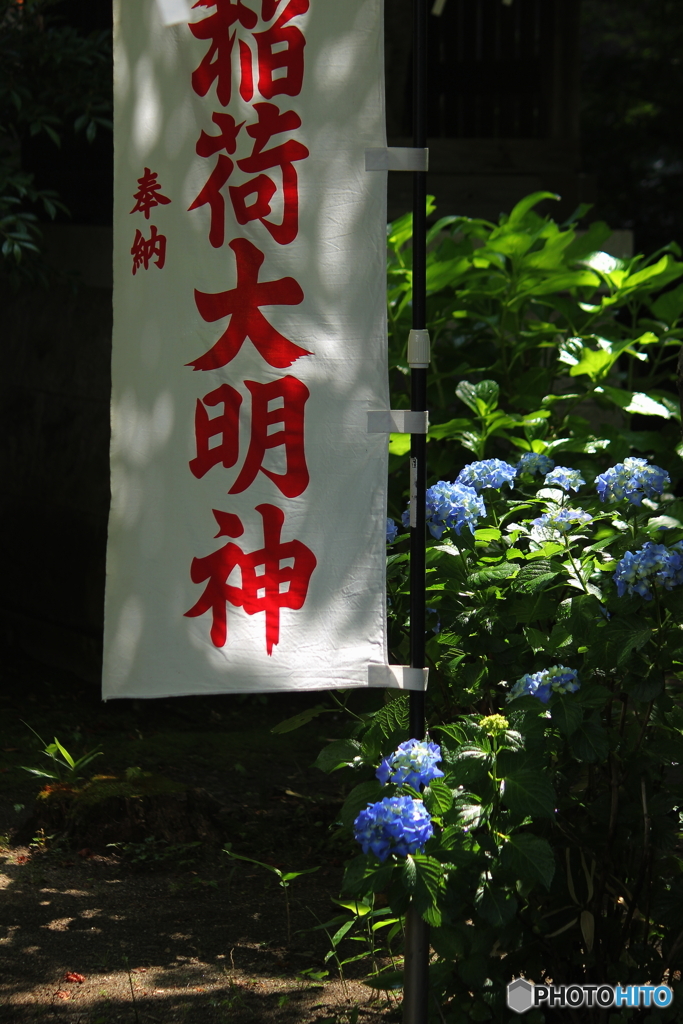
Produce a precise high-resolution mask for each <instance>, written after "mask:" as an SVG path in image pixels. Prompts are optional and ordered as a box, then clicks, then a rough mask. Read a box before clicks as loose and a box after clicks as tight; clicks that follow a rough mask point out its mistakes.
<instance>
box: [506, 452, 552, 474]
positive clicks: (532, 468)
mask: <svg viewBox="0 0 683 1024" xmlns="http://www.w3.org/2000/svg"><path fill="white" fill-rule="evenodd" d="M554 465H555V463H554V462H553V460H552V459H550V458H548V456H547V455H540V454H539V453H538V452H524V455H522V457H521V459H520V460H519V462H518V463H517V465H516V466H515V472H516V473H517V476H519V475H520V473H531V474H532V475H533V474H535V473H549V472H550V470H551V469H552V468H553V466H554Z"/></svg>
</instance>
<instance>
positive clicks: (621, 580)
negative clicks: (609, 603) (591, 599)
mask: <svg viewBox="0 0 683 1024" xmlns="http://www.w3.org/2000/svg"><path fill="white" fill-rule="evenodd" d="M612 579H613V580H614V582H615V583H616V585H617V594H618V595H619V597H623V596H624V594H628V595H629V596H633V594H639V595H640V597H642V598H644V599H645V600H646V601H651V600H652V596H653V593H654V589H660V590H661V589H663V590H671V588H672V587H678V586H680V585H681V584H682V583H683V542H681V541H679V542H678V543H677V544H672V545H671V547H666V545H665V544H655V543H654V541H651V540H649V541H648V542H647V543H646V544H644V545H643V547H642V548H641V549H640V551H636V552H635V554H634V553H633V552H632V551H627V552H626V553H625V554H624V557H623V558H622V559H621V560H620V561H619V562H617V568H616V570H615V573H614V576H613V577H612Z"/></svg>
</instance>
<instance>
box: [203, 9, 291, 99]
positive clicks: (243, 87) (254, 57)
mask: <svg viewBox="0 0 683 1024" xmlns="http://www.w3.org/2000/svg"><path fill="white" fill-rule="evenodd" d="M254 2H256V0H254ZM280 2H281V0H261V20H262V22H263V23H265V24H267V23H268V22H270V21H273V19H274V18H276V15H277V10H278V6H279V4H280ZM309 5H310V3H309V0H289V2H288V3H287V4H286V5H285V7H284V8H283V9H282V11H281V13H280V15H279V17H277V19H276V20H275V21H274V22H273V24H272V25H270V26H269V27H268V28H266V29H264V30H263V31H262V32H254V29H255V28H256V26H257V23H258V15H257V14H256V12H255V11H254V10H253V9H252V8H251V7H247V6H246V4H244V3H243V2H242V0H236V2H235V0H198V2H197V3H196V4H195V5H194V6H195V7H215V8H216V10H215V12H214V13H213V14H210V15H209V16H208V17H207V18H204V19H203V20H202V21H199V22H195V23H192V24H190V26H189V27H190V31H191V32H192V34H193V35H194V36H195V38H196V39H205V40H210V46H209V49H208V50H207V52H206V54H205V56H204V57H203V58H202V60H201V63H200V64H199V67H198V68H196V70H195V71H194V72H193V73H192V88H193V89H194V91H195V92H196V93H197V94H198V95H199V96H206V94H207V92H208V91H209V89H210V88H211V86H212V85H213V83H214V82H216V96H217V97H218V102H219V103H220V104H221V105H222V106H224V107H227V106H228V104H229V103H230V100H231V97H232V82H233V78H234V77H237V76H236V75H233V51H234V48H235V38H236V37H237V35H238V32H239V30H240V29H241V30H243V31H242V33H241V34H242V35H243V36H246V38H239V39H238V48H237V63H238V64H239V91H240V95H241V97H242V99H244V100H246V101H247V102H249V101H250V100H251V99H252V98H253V96H254V70H253V66H254V61H256V65H257V68H258V79H257V82H258V91H259V92H260V94H261V95H262V96H263V97H264V98H265V99H272V98H273V97H274V96H281V95H287V96H298V95H299V93H300V92H301V86H302V83H303V77H304V47H305V45H306V38H305V36H304V34H303V32H302V31H301V29H300V28H297V27H296V26H295V25H290V24H289V22H290V21H291V20H292V19H293V18H295V17H297V15H299V14H305V13H306V11H307V10H308V8H309ZM233 26H234V29H233ZM283 72H284V73H283Z"/></svg>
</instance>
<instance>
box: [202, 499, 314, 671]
mask: <svg viewBox="0 0 683 1024" xmlns="http://www.w3.org/2000/svg"><path fill="white" fill-rule="evenodd" d="M256 511H257V512H258V513H259V515H260V516H261V518H262V520H263V547H262V548H260V549H259V550H258V551H253V552H251V553H250V554H247V553H246V552H244V551H242V549H241V548H240V547H239V545H238V544H235V543H233V542H232V541H230V542H229V543H227V544H226V545H224V547H222V548H219V550H218V551H214V552H212V554H210V555H206V556H205V557H204V558H193V559H192V565H191V567H190V577H191V579H192V582H193V583H204V582H205V581H206V589H205V590H204V593H203V594H202V596H201V597H200V598H199V600H198V601H197V603H196V604H195V605H193V607H192V608H190V610H189V611H187V612H185V615H187V616H190V617H196V616H198V615H203V614H204V613H205V612H208V611H211V614H212V623H211V640H212V642H213V644H214V646H215V647H223V646H225V643H226V641H227V638H228V615H227V605H228V604H231V605H232V606H233V607H235V608H244V610H245V612H246V613H247V615H256V614H257V613H259V612H265V616H266V651H267V653H268V654H269V655H271V654H272V653H273V647H275V645H276V644H278V643H279V641H280V609H281V608H292V609H294V610H298V609H300V608H302V607H303V605H304V602H305V600H306V596H307V594H308V585H309V582H310V579H311V575H312V573H313V570H314V569H315V567H316V565H317V559H316V557H315V555H314V554H313V552H312V551H311V550H310V548H307V547H306V545H305V544H303V543H302V542H301V541H299V540H290V541H285V542H284V543H283V542H282V540H281V533H282V527H283V524H284V521H285V514H284V512H283V511H282V509H279V508H277V507H276V506H275V505H266V504H264V505H257V506H256ZM213 514H214V516H215V518H216V522H217V523H218V526H219V531H218V533H217V534H216V536H217V537H241V536H242V534H243V533H244V527H243V526H242V522H241V520H240V518H239V516H236V515H235V514H234V513H231V512H221V511H219V510H218V509H214V510H213ZM283 563H289V564H283ZM235 568H239V569H240V572H241V576H242V579H241V586H239V587H237V586H234V585H232V584H228V579H229V577H230V574H231V573H232V571H233V569H235ZM257 569H260V570H261V571H260V572H257V571H256V570H257Z"/></svg>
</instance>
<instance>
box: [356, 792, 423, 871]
mask: <svg viewBox="0 0 683 1024" xmlns="http://www.w3.org/2000/svg"><path fill="white" fill-rule="evenodd" d="M353 834H354V837H355V839H356V841H357V842H358V843H360V844H361V847H362V849H363V853H374V855H375V856H376V857H377V859H378V860H380V861H385V860H386V859H387V857H388V856H389V854H391V853H395V854H396V855H397V856H399V857H406V856H407V855H408V854H409V853H410V854H413V853H422V852H423V850H424V848H425V844H426V843H427V841H428V840H429V839H431V838H432V836H433V834H434V829H433V827H432V819H431V816H430V814H429V811H428V810H427V808H426V807H425V805H424V804H423V803H422V801H421V800H416V799H414V798H413V797H410V796H392V797H385V798H384V800H381V801H379V802H378V803H376V804H368V806H367V807H366V808H365V810H364V811H361V812H360V814H359V815H358V817H357V818H356V820H355V821H354V823H353Z"/></svg>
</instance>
